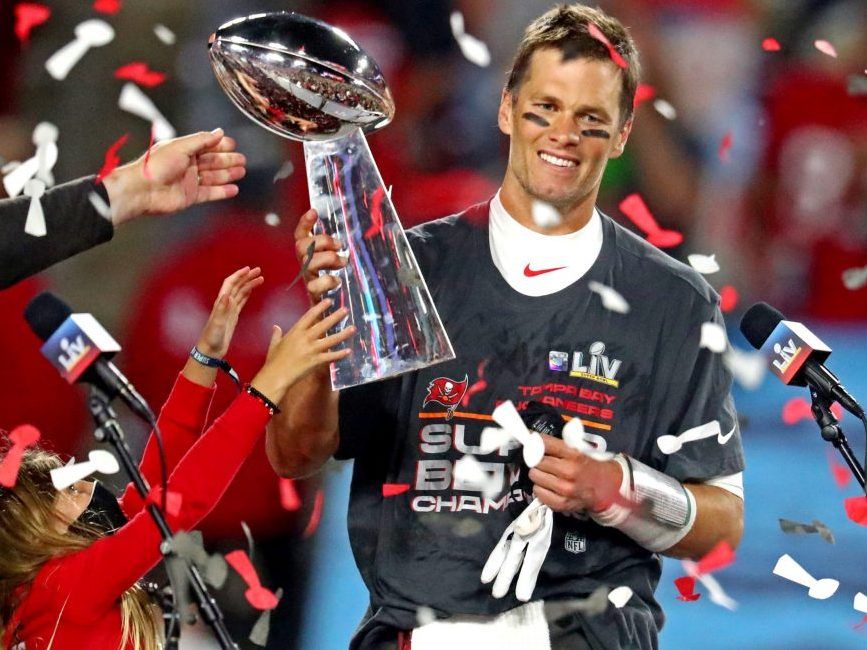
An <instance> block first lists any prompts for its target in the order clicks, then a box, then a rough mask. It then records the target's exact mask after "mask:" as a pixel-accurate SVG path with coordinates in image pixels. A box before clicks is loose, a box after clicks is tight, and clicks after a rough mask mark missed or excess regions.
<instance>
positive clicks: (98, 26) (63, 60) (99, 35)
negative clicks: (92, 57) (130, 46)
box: [45, 18, 114, 81]
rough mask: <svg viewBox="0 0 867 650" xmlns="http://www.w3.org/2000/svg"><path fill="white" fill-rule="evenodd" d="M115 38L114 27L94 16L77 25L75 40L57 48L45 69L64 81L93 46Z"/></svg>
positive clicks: (106, 43)
mask: <svg viewBox="0 0 867 650" xmlns="http://www.w3.org/2000/svg"><path fill="white" fill-rule="evenodd" d="M113 39H114V29H112V27H111V25H109V24H108V23H107V22H105V21H104V20H100V19H99V18H93V19H91V20H85V21H84V22H83V23H79V24H78V25H77V26H76V27H75V40H74V41H71V42H70V43H67V44H66V45H64V46H63V47H62V48H60V49H59V50H57V51H56V52H55V53H54V54H52V55H51V57H49V59H48V60H47V61H46V62H45V69H46V70H47V71H48V74H50V75H51V76H52V77H54V78H55V79H57V80H58V81H63V80H64V79H66V76H67V75H68V74H69V72H70V71H71V70H72V68H74V67H75V64H76V63H78V62H79V61H80V60H81V57H83V56H84V55H85V54H87V51H88V50H89V49H90V48H92V47H102V46H103V45H108V44H109V43H111V41H112V40H113Z"/></svg>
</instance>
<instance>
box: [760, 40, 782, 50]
mask: <svg viewBox="0 0 867 650" xmlns="http://www.w3.org/2000/svg"><path fill="white" fill-rule="evenodd" d="M762 49H763V50H764V51H765V52H779V51H780V43H779V41H778V40H777V39H775V38H770V37H768V38H766V39H765V40H763V41H762Z"/></svg>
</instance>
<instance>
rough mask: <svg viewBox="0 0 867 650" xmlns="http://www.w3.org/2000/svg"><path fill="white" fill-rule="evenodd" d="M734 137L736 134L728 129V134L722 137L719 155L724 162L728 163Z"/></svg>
mask: <svg viewBox="0 0 867 650" xmlns="http://www.w3.org/2000/svg"><path fill="white" fill-rule="evenodd" d="M733 137H734V136H733V135H732V132H731V131H726V134H725V135H724V136H723V137H722V140H720V143H719V150H718V151H717V155H718V156H719V159H720V160H722V161H723V162H724V163H727V162H728V161H729V152H730V151H731V149H732V138H733Z"/></svg>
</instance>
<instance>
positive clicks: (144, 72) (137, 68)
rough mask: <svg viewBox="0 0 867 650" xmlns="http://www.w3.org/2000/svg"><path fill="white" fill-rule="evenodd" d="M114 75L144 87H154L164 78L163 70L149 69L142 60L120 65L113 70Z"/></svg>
mask: <svg viewBox="0 0 867 650" xmlns="http://www.w3.org/2000/svg"><path fill="white" fill-rule="evenodd" d="M114 76H115V78H117V79H126V80H127V81H134V82H136V83H137V84H138V85H139V86H144V87H145V88H154V87H155V86H159V85H160V84H161V83H163V82H164V81H165V80H166V74H165V73H164V72H157V71H156V70H151V69H150V68H149V67H148V64H147V63H144V62H142V61H133V62H132V63H127V64H126V65H122V66H121V67H119V68H118V69H117V70H115V71H114Z"/></svg>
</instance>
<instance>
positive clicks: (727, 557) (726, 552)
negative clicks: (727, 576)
mask: <svg viewBox="0 0 867 650" xmlns="http://www.w3.org/2000/svg"><path fill="white" fill-rule="evenodd" d="M734 561H735V552H734V549H732V547H731V545H730V544H729V543H728V542H727V541H726V540H722V541H720V542H719V543H717V544H716V545H715V546H714V547H713V548H712V549H711V550H710V551H708V552H707V553H706V554H705V555H704V557H702V558H701V559H700V560H699V561H698V563H697V564H696V565H695V571H696V575H697V576H698V575H707V574H709V573H714V572H715V571H720V570H722V569H725V568H726V567H727V566H729V565H731V564H732V562H734Z"/></svg>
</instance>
